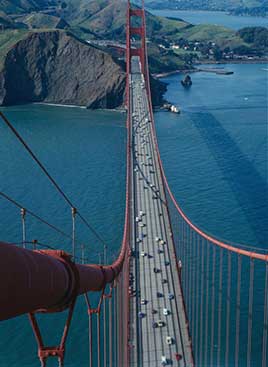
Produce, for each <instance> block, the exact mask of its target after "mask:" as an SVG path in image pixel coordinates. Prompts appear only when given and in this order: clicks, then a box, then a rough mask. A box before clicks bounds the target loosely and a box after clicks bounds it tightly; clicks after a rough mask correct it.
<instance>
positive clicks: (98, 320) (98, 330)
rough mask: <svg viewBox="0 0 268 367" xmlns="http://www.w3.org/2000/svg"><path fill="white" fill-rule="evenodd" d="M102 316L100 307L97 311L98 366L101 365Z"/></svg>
mask: <svg viewBox="0 0 268 367" xmlns="http://www.w3.org/2000/svg"><path fill="white" fill-rule="evenodd" d="M100 316H101V313H100V309H99V310H98V312H97V338H98V339H97V340H98V346H97V349H98V367H101V330H100V328H101V325H100Z"/></svg>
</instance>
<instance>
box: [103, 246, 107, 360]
mask: <svg viewBox="0 0 268 367" xmlns="http://www.w3.org/2000/svg"><path fill="white" fill-rule="evenodd" d="M106 255H107V253H106V246H104V249H103V259H104V264H105V265H106V264H107V257H106ZM106 339H107V337H106V297H105V296H104V297H103V344H104V346H103V361H104V367H106V364H107V358H106V353H107V345H106V341H107V340H106Z"/></svg>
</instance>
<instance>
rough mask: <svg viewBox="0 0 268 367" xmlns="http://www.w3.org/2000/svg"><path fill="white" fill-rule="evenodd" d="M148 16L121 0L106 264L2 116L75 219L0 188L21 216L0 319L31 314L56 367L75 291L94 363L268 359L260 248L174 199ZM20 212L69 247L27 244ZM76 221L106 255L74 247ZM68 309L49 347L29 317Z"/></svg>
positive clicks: (184, 364) (265, 261) (43, 350)
mask: <svg viewBox="0 0 268 367" xmlns="http://www.w3.org/2000/svg"><path fill="white" fill-rule="evenodd" d="M145 17H146V13H145V10H144V4H143V6H142V8H132V7H131V5H130V3H129V2H128V8H127V22H126V34H127V41H126V67H127V78H126V104H127V123H126V125H127V146H126V157H127V170H126V171H127V172H126V208H125V225H124V236H123V240H122V244H121V248H120V252H119V255H118V257H117V258H116V259H115V261H114V262H113V263H112V264H106V256H105V251H106V250H107V246H108V244H106V243H105V241H103V239H102V237H101V236H100V235H99V234H98V233H97V232H96V231H95V230H94V228H93V227H92V226H91V224H90V223H89V221H88V220H87V219H86V218H85V217H84V216H83V215H82V213H81V212H80V210H79V209H78V208H76V206H75V205H74V203H73V202H72V201H71V200H70V198H69V197H68V196H67V195H66V194H65V192H64V191H63V190H62V189H61V187H60V186H59V185H58V184H57V182H56V180H55V179H54V178H53V177H52V175H51V174H50V173H49V170H48V169H47V168H46V167H45V166H44V165H43V164H42V162H41V161H40V160H39V159H38V158H37V156H36V155H35V153H34V152H33V151H32V150H31V148H30V146H29V145H28V144H27V143H26V142H25V141H24V140H23V138H22V137H21V136H20V134H19V132H18V131H17V130H16V129H15V128H14V127H13V125H12V124H11V122H10V121H9V120H8V119H7V118H6V116H5V115H4V114H3V113H0V117H1V120H2V122H3V123H5V124H6V125H7V127H8V128H9V129H10V130H11V131H12V132H13V133H14V135H15V136H16V138H17V139H18V141H19V142H20V143H21V144H22V145H23V147H24V148H25V149H26V151H27V152H28V153H29V154H30V156H31V157H32V159H33V160H34V161H35V163H36V164H37V165H38V166H39V168H40V169H41V170H42V172H43V173H44V175H46V176H47V178H48V179H49V181H50V182H51V184H52V185H53V186H54V187H55V189H56V190H57V191H58V193H59V194H60V195H61V196H62V197H63V199H64V200H65V201H66V203H67V204H68V205H69V207H70V209H71V218H72V233H71V234H68V233H65V232H64V231H62V230H61V229H60V228H58V227H56V226H55V225H53V224H51V223H49V222H48V221H46V220H45V219H43V218H41V217H40V216H39V215H38V214H36V213H33V212H32V211H30V210H28V209H27V208H25V207H24V206H23V205H22V204H21V203H18V202H17V201H16V200H14V199H13V198H11V197H10V196H8V195H7V194H6V193H3V192H0V198H1V199H3V200H7V201H8V202H9V203H10V204H12V205H15V206H16V207H17V208H18V209H19V211H20V216H21V221H22V243H21V244H20V245H14V244H7V243H0V275H1V277H0V320H7V319H10V318H13V317H16V316H19V315H22V314H28V315H29V320H30V323H31V326H32V329H33V333H34V336H35V339H36V342H37V350H38V358H39V360H40V363H41V366H42V367H45V366H46V364H47V361H48V359H50V358H54V359H55V358H56V359H57V360H58V363H59V366H63V365H64V359H65V350H66V340H67V338H68V335H69V331H70V328H71V321H72V318H73V314H74V312H75V306H76V301H77V298H78V297H79V296H82V295H83V296H84V298H85V303H86V306H87V311H88V321H89V322H88V332H89V366H90V367H93V366H94V367H95V366H98V367H101V366H103V367H107V366H114V367H117V366H118V367H121V366H122V367H126V366H133V367H134V366H137V367H142V366H144V367H146V366H165V365H173V366H180V367H190V366H204V367H208V366H211V367H213V366H226V367H228V366H235V367H240V366H247V367H250V366H256V367H257V366H262V367H267V363H268V361H267V344H268V339H267V332H268V329H267V323H268V255H267V254H266V253H265V251H263V250H256V249H254V248H250V247H246V246H234V245H233V244H230V243H227V242H224V241H220V240H219V239H217V238H214V237H213V236H211V235H209V234H207V233H204V232H203V231H202V230H201V229H200V228H198V227H197V226H196V225H195V224H193V223H192V222H191V220H190V219H189V218H188V217H187V216H186V215H185V213H184V212H183V211H182V209H181V208H180V206H179V205H178V203H177V202H176V200H175V198H174V196H173V194H172V192H171V190H170V187H169V185H168V181H167V178H166V176H165V172H164V168H163V165H162V161H161V157H160V153H159V149H158V143H157V137H156V131H155V125H154V116H153V108H152V100H151V93H150V76H149V68H148V57H147V41H146V19H145ZM133 18H135V20H136V21H135V26H133ZM137 20H138V21H137ZM137 23H138V24H139V26H137V25H136V24H137ZM137 39H139V42H137ZM133 43H135V45H134V44H133ZM26 216H32V217H34V218H35V219H36V220H38V221H41V222H42V223H44V224H45V225H47V226H49V227H50V228H51V229H52V230H54V231H57V232H58V233H60V234H61V235H62V236H65V237H67V238H68V239H70V240H71V241H72V246H73V248H72V254H71V255H70V254H68V253H66V252H64V251H62V250H58V249H55V248H50V247H49V248H48V247H45V246H44V245H42V244H40V243H39V242H38V241H37V240H36V241H33V243H31V245H32V249H29V243H28V242H27V240H26V227H25V217H26ZM77 220H80V221H81V222H82V223H83V224H84V225H85V226H87V227H88V229H89V230H90V231H92V232H93V233H94V235H95V237H96V238H97V239H98V240H99V241H100V242H102V243H103V248H104V263H103V264H101V265H100V264H87V263H86V259H85V258H84V256H82V259H79V257H78V256H77V251H76V221H77ZM26 247H28V248H26ZM93 293H97V294H99V302H98V304H97V306H93V304H92V302H91V295H92V294H93ZM64 310H67V311H68V312H67V318H66V323H65V327H64V329H63V332H62V337H61V339H60V340H59V343H58V345H54V346H51V345H46V344H45V343H44V335H43V334H42V333H41V330H40V327H39V324H38V318H37V317H36V315H37V314H42V313H58V312H61V311H64ZM41 316H42V315H41ZM57 332H58V331H57ZM73 359H74V360H75V356H73Z"/></svg>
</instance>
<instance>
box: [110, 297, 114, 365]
mask: <svg viewBox="0 0 268 367" xmlns="http://www.w3.org/2000/svg"><path fill="white" fill-rule="evenodd" d="M113 297H114V292H113V293H112V297H110V298H109V367H113V307H112V301H113Z"/></svg>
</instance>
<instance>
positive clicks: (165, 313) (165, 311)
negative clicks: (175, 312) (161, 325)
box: [163, 308, 169, 316]
mask: <svg viewBox="0 0 268 367" xmlns="http://www.w3.org/2000/svg"><path fill="white" fill-rule="evenodd" d="M163 315H164V316H168V315H169V311H168V309H167V308H163Z"/></svg>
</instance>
